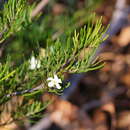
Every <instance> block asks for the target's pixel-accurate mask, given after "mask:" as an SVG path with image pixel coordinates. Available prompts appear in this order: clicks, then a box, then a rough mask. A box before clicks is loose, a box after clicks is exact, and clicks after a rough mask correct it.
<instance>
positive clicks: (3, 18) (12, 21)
mask: <svg viewBox="0 0 130 130" xmlns="http://www.w3.org/2000/svg"><path fill="white" fill-rule="evenodd" d="M32 7H33V6H29V5H28V4H27V2H26V0H8V2H7V3H5V4H4V9H3V10H2V11H1V12H0V32H1V34H0V43H2V42H3V41H4V40H5V39H6V38H8V37H10V36H11V35H13V34H14V33H16V32H17V31H20V30H21V29H22V28H25V27H26V26H27V25H28V24H29V23H30V21H31V19H30V16H29V15H30V12H31V10H32Z"/></svg>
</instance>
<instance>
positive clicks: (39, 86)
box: [6, 83, 45, 98]
mask: <svg viewBox="0 0 130 130" xmlns="http://www.w3.org/2000/svg"><path fill="white" fill-rule="evenodd" d="M44 87H45V85H44V84H43V83H42V84H40V85H38V86H37V87H35V88H31V89H27V90H24V91H21V92H13V93H11V94H8V95H6V97H7V98H9V97H12V96H18V95H22V94H25V93H32V92H34V91H37V90H41V89H43V88H44Z"/></svg>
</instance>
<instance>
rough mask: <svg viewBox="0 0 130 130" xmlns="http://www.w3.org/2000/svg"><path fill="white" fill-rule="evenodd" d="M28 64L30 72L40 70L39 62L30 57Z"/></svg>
mask: <svg viewBox="0 0 130 130" xmlns="http://www.w3.org/2000/svg"><path fill="white" fill-rule="evenodd" d="M29 63H30V66H29V68H30V69H31V70H34V69H36V68H37V69H38V68H40V60H37V59H36V58H35V57H34V56H32V57H31V59H30V60H29Z"/></svg>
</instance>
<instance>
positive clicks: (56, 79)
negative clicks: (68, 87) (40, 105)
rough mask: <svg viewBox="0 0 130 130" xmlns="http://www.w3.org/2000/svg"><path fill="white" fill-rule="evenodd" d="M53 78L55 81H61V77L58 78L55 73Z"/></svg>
mask: <svg viewBox="0 0 130 130" xmlns="http://www.w3.org/2000/svg"><path fill="white" fill-rule="evenodd" d="M54 80H55V81H56V82H57V83H62V81H61V79H59V78H58V77H57V75H54Z"/></svg>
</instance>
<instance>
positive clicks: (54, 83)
mask: <svg viewBox="0 0 130 130" xmlns="http://www.w3.org/2000/svg"><path fill="white" fill-rule="evenodd" d="M47 81H49V82H48V86H49V87H50V88H52V87H55V88H57V89H61V86H60V83H62V81H61V79H59V78H58V77H57V75H54V78H52V77H49V78H48V79H47Z"/></svg>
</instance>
